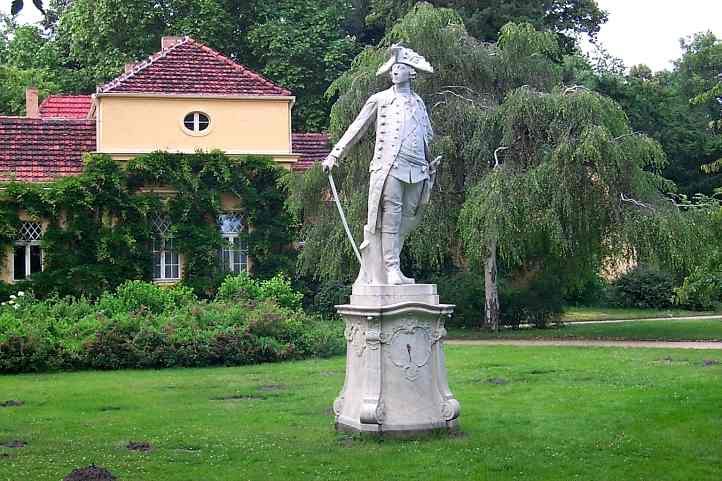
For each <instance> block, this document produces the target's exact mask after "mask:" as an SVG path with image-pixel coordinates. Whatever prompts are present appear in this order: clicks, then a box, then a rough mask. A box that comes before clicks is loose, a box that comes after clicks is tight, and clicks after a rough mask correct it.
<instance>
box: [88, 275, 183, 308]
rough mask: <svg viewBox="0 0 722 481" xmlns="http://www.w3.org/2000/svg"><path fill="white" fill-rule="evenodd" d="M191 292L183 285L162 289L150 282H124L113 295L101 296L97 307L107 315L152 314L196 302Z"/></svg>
mask: <svg viewBox="0 0 722 481" xmlns="http://www.w3.org/2000/svg"><path fill="white" fill-rule="evenodd" d="M196 300H197V299H196V296H195V294H193V290H192V289H190V288H189V287H185V286H183V285H180V284H179V285H174V286H171V287H162V286H159V285H157V284H153V283H151V282H144V281H137V280H135V281H126V282H124V283H123V284H121V285H120V286H118V288H117V289H116V291H115V294H108V293H106V294H103V295H102V296H101V298H100V300H99V302H98V307H99V308H100V309H101V310H103V311H104V312H106V313H107V314H109V315H113V314H121V313H127V312H135V311H139V310H141V309H143V308H145V309H148V310H149V311H150V312H152V313H154V314H161V313H163V312H165V311H166V310H172V309H176V308H177V307H180V306H185V305H188V304H190V303H192V302H194V301H196Z"/></svg>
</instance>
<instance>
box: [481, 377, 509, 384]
mask: <svg viewBox="0 0 722 481" xmlns="http://www.w3.org/2000/svg"><path fill="white" fill-rule="evenodd" d="M486 382H487V384H497V385H504V384H509V381H507V380H506V379H502V378H500V377H495V378H492V379H487V380H486Z"/></svg>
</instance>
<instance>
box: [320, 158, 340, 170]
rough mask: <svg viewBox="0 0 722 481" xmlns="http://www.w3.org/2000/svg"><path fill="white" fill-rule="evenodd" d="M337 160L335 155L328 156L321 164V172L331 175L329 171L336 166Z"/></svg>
mask: <svg viewBox="0 0 722 481" xmlns="http://www.w3.org/2000/svg"><path fill="white" fill-rule="evenodd" d="M337 160H338V159H337V158H336V156H335V155H333V154H328V156H327V157H326V158H325V159H324V160H323V162H321V165H322V166H323V171H324V173H326V174H330V173H331V169H333V168H334V166H335V165H336V161H337Z"/></svg>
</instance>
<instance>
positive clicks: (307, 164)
mask: <svg viewBox="0 0 722 481" xmlns="http://www.w3.org/2000/svg"><path fill="white" fill-rule="evenodd" d="M291 145H292V152H293V153H294V154H301V157H300V158H299V159H298V162H296V163H295V164H293V170H297V171H304V170H308V169H310V168H311V167H313V164H314V163H315V162H319V161H321V160H323V159H325V158H326V156H327V155H328V154H329V152H331V148H330V147H329V144H328V134H325V133H310V132H309V133H294V134H292V137H291Z"/></svg>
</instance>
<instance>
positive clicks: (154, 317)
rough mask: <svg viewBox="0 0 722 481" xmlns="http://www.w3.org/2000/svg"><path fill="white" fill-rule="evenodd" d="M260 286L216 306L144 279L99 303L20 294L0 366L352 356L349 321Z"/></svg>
mask: <svg viewBox="0 0 722 481" xmlns="http://www.w3.org/2000/svg"><path fill="white" fill-rule="evenodd" d="M243 282H246V281H243ZM253 282H254V285H256V286H259V290H258V291H257V292H258V295H257V296H256V299H253V300H249V299H245V298H243V297H241V296H230V295H227V299H230V298H231V297H237V300H232V301H226V300H216V301H212V302H207V301H199V300H198V299H196V298H195V296H194V295H193V294H192V293H191V292H190V290H188V289H187V288H184V287H175V288H162V287H158V286H155V285H152V284H149V283H144V282H139V281H132V282H127V283H125V284H123V285H122V286H121V287H120V288H118V290H117V291H116V292H115V293H105V294H103V295H102V296H101V297H100V299H99V300H98V301H97V302H95V303H94V302H91V301H89V300H87V299H83V298H81V299H74V298H71V297H65V298H59V297H53V298H49V299H45V300H37V299H35V298H34V297H33V296H32V295H29V294H24V295H22V296H20V295H19V293H18V295H14V296H15V298H14V299H10V301H12V304H10V303H9V302H10V301H7V302H6V303H5V304H4V305H0V372H5V373H9V372H33V371H35V372H38V371H46V370H54V369H82V368H94V369H121V368H163V367H171V366H210V365H237V364H249V363H256V362H270V361H278V360H284V359H290V358H300V357H308V356H328V355H334V354H340V353H343V352H344V349H345V346H346V343H345V339H344V338H343V326H342V323H341V322H338V321H335V322H328V321H325V320H323V319H322V318H320V317H317V316H309V315H307V314H306V313H304V312H303V311H302V310H300V309H292V308H289V307H284V306H281V305H279V303H278V301H277V300H276V298H279V299H281V300H282V301H283V302H284V303H286V304H287V305H294V304H297V303H298V302H299V301H300V298H299V296H298V294H297V293H296V292H295V291H293V290H291V289H290V287H289V285H288V283H287V280H286V279H285V278H280V277H279V278H278V279H276V280H271V281H267V282H265V283H264V282H256V281H253ZM231 285H232V284H231ZM236 285H237V284H236ZM264 289H265V290H264ZM226 291H227V292H226V294H228V293H229V292H231V289H230V288H226Z"/></svg>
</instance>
